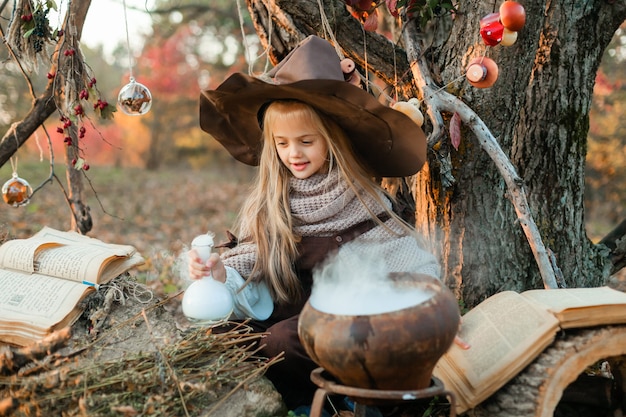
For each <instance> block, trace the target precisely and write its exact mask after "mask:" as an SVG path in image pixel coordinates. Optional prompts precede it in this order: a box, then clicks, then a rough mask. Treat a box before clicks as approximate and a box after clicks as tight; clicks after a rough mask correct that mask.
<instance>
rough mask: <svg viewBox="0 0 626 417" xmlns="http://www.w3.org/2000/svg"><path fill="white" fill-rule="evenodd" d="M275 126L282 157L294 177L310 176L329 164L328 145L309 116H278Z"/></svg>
mask: <svg viewBox="0 0 626 417" xmlns="http://www.w3.org/2000/svg"><path fill="white" fill-rule="evenodd" d="M272 127H273V129H272V130H273V132H274V145H275V146H276V151H277V152H278V157H279V158H280V160H281V162H282V163H283V164H284V165H285V166H286V167H287V168H288V169H289V171H291V173H292V174H293V176H294V177H296V178H300V179H305V178H309V177H310V176H311V175H313V174H316V173H317V172H319V171H320V170H321V169H322V167H324V166H325V164H326V160H327V156H328V145H327V144H326V141H325V140H324V138H323V137H322V135H321V134H320V133H319V132H318V131H317V129H315V128H314V127H313V126H312V124H311V122H310V121H309V120H308V119H307V118H304V117H295V118H289V119H286V118H277V119H276V120H275V121H274V125H273V126H272Z"/></svg>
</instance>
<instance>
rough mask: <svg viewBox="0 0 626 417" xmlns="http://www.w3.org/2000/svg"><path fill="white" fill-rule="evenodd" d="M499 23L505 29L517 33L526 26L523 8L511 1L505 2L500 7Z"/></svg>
mask: <svg viewBox="0 0 626 417" xmlns="http://www.w3.org/2000/svg"><path fill="white" fill-rule="evenodd" d="M499 10H500V21H501V22H502V25H504V27H505V28H507V29H508V30H510V31H513V32H519V31H520V30H522V28H523V27H524V25H525V24H526V10H525V9H524V6H522V5H521V4H519V3H518V2H516V1H513V0H506V1H505V2H504V3H502V4H501V5H500V9H499Z"/></svg>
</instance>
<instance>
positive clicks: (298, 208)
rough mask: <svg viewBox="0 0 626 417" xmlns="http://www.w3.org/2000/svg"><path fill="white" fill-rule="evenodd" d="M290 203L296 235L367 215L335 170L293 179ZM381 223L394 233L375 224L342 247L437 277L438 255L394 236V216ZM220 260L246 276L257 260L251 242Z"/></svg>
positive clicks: (376, 208) (372, 203) (376, 207)
mask: <svg viewBox="0 0 626 417" xmlns="http://www.w3.org/2000/svg"><path fill="white" fill-rule="evenodd" d="M384 199H385V201H387V204H388V206H389V207H391V202H390V201H389V200H388V199H387V198H386V197H385V198H384ZM362 200H363V201H364V202H365V204H366V205H367V207H369V209H370V210H371V212H372V213H374V214H375V215H378V214H381V213H382V212H383V211H384V208H383V207H382V206H381V205H380V204H379V203H378V202H377V201H376V200H374V199H373V198H372V197H370V196H369V195H367V194H366V193H363V196H362ZM290 207H291V214H292V216H293V219H294V233H295V234H297V235H299V236H331V235H334V234H337V233H338V232H341V231H343V230H345V229H347V228H349V227H350V226H353V225H355V224H357V223H360V222H362V221H364V220H367V219H369V218H371V217H372V215H371V214H370V212H369V211H368V210H367V209H366V208H365V207H364V205H363V203H362V202H361V201H360V200H359V199H358V198H357V197H356V195H355V193H354V192H353V191H352V189H351V188H350V187H349V186H348V184H347V183H346V182H345V180H344V179H343V178H342V177H341V176H340V175H339V172H338V171H337V170H333V171H332V172H331V173H330V174H316V175H313V176H311V177H309V178H306V179H297V178H292V179H291V192H290ZM385 224H386V225H387V226H388V227H389V228H390V229H391V230H393V231H395V232H397V233H393V232H391V231H389V230H388V229H387V228H385V227H383V226H381V225H379V226H376V227H374V228H373V229H371V230H369V231H368V232H366V233H364V234H362V235H361V236H359V237H357V238H355V239H354V240H353V241H352V242H351V243H350V244H349V245H344V247H346V249H345V250H346V251H348V250H349V251H351V252H353V253H355V254H359V253H360V254H362V255H363V256H368V257H371V255H372V254H375V256H376V258H377V259H378V260H379V261H380V262H383V263H384V264H385V267H386V270H388V271H389V272H417V273H422V274H427V275H430V276H434V277H437V278H439V276H440V268H439V264H438V263H437V260H436V259H435V257H434V256H433V255H432V254H430V253H428V252H426V251H425V250H424V249H422V248H421V247H420V245H419V243H418V240H417V239H416V236H413V235H410V236H409V235H406V234H405V235H401V236H399V235H398V234H402V233H403V229H402V228H401V226H400V225H399V224H397V221H396V220H395V219H389V220H387V222H386V223H385ZM348 246H349V248H348ZM344 247H342V249H341V250H340V253H341V251H342V250H344V249H343V248H344ZM222 260H223V262H224V264H225V265H226V266H229V267H232V268H234V269H235V270H237V272H239V274H240V275H241V276H242V277H244V278H246V277H248V276H249V275H250V273H251V271H252V268H253V266H254V263H255V260H256V246H255V245H254V244H252V243H240V244H239V245H238V246H236V247H235V248H233V249H230V250H228V251H226V252H224V253H223V254H222Z"/></svg>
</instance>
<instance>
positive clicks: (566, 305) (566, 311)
mask: <svg viewBox="0 0 626 417" xmlns="http://www.w3.org/2000/svg"><path fill="white" fill-rule="evenodd" d="M522 296H524V297H526V298H529V299H532V300H533V301H536V302H538V303H541V304H542V305H544V306H546V308H547V309H548V310H550V311H551V312H552V313H554V315H555V316H556V317H557V318H558V319H559V320H560V321H561V327H562V328H571V327H585V326H594V325H598V324H615V323H626V293H623V292H621V291H618V290H614V289H612V288H610V287H593V288H559V289H552V290H529V291H525V292H523V293H522Z"/></svg>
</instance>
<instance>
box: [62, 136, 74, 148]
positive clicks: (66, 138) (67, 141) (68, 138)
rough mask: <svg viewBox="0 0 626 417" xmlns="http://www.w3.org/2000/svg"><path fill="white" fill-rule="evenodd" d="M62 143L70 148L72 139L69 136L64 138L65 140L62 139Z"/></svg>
mask: <svg viewBox="0 0 626 417" xmlns="http://www.w3.org/2000/svg"><path fill="white" fill-rule="evenodd" d="M63 142H65V144H66V145H67V146H72V138H71V137H69V136H66V137H65V139H63Z"/></svg>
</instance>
